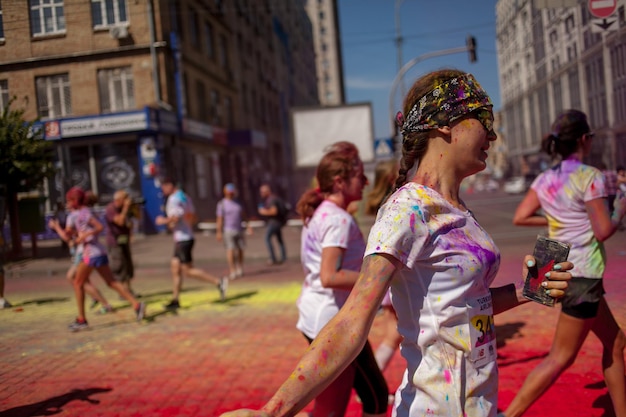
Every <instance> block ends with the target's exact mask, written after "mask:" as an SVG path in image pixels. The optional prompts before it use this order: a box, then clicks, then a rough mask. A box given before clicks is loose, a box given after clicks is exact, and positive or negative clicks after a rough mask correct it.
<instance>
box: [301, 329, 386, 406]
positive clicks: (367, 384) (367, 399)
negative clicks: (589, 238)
mask: <svg viewBox="0 0 626 417" xmlns="http://www.w3.org/2000/svg"><path fill="white" fill-rule="evenodd" d="M302 335H303V336H304V337H305V338H306V340H308V341H309V344H310V343H312V342H313V339H311V338H310V337H308V336H307V335H305V334H304V333H303V334H302ZM353 364H354V365H355V368H356V372H355V374H354V381H353V385H352V386H353V387H354V390H355V391H356V393H357V395H358V396H359V398H360V399H361V402H362V404H363V413H367V414H382V413H385V412H387V407H388V405H387V403H388V401H389V387H388V386H387V381H386V380H385V377H384V376H383V373H382V371H381V370H380V368H378V363H376V357H375V356H374V352H373V351H372V346H371V345H370V343H369V341H368V342H366V343H365V346H363V350H361V352H360V353H359V355H358V356H357V357H356V359H355V360H354V362H353Z"/></svg>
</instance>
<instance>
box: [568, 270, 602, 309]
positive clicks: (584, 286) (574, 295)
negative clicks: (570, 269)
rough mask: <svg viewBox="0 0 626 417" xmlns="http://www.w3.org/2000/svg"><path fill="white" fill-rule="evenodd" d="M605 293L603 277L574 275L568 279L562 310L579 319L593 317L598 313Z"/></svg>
mask: <svg viewBox="0 0 626 417" xmlns="http://www.w3.org/2000/svg"><path fill="white" fill-rule="evenodd" d="M604 294H605V291H604V286H603V285H602V279H601V278H600V279H592V278H581V277H573V278H572V279H571V280H570V281H568V286H567V290H566V291H565V295H564V296H563V298H561V311H562V312H563V313H565V314H567V315H568V316H572V317H576V318H579V319H592V318H594V317H595V316H597V315H598V307H599V306H600V301H601V300H602V297H603V296H604Z"/></svg>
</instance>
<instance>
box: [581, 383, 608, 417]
mask: <svg viewBox="0 0 626 417" xmlns="http://www.w3.org/2000/svg"><path fill="white" fill-rule="evenodd" d="M600 384H601V385H600ZM590 386H596V389H602V388H604V387H606V385H604V381H602V382H599V383H596V384H589V385H586V386H585V388H587V387H590ZM591 406H592V407H593V408H596V409H598V410H604V412H603V413H602V416H601V417H615V410H613V403H612V402H611V396H610V395H609V393H608V392H605V393H604V394H602V395H600V396H599V397H598V398H596V399H595V400H593V404H591Z"/></svg>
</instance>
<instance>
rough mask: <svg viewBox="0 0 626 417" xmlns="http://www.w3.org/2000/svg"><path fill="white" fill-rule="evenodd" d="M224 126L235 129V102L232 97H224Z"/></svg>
mask: <svg viewBox="0 0 626 417" xmlns="http://www.w3.org/2000/svg"><path fill="white" fill-rule="evenodd" d="M224 126H226V127H227V128H230V129H232V128H233V102H232V100H231V99H230V97H224Z"/></svg>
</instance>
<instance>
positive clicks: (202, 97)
mask: <svg viewBox="0 0 626 417" xmlns="http://www.w3.org/2000/svg"><path fill="white" fill-rule="evenodd" d="M196 94H197V95H198V118H199V119H200V120H204V119H205V117H206V116H207V106H206V91H205V88H204V83H202V81H196Z"/></svg>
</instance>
